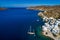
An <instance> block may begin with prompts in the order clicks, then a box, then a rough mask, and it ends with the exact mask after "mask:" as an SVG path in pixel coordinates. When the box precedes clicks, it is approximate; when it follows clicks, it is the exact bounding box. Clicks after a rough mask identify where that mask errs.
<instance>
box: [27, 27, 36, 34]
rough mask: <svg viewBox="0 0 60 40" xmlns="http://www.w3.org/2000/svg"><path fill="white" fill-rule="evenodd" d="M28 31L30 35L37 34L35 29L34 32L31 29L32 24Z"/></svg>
mask: <svg viewBox="0 0 60 40" xmlns="http://www.w3.org/2000/svg"><path fill="white" fill-rule="evenodd" d="M27 33H28V34H30V35H35V32H34V30H33V32H32V30H31V26H30V29H29V31H28V32H27Z"/></svg>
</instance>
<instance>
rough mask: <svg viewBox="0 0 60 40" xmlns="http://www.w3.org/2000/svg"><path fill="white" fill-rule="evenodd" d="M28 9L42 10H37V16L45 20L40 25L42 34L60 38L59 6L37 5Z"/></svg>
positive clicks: (58, 39)
mask: <svg viewBox="0 0 60 40" xmlns="http://www.w3.org/2000/svg"><path fill="white" fill-rule="evenodd" d="M29 9H33V10H40V11H41V10H42V11H43V12H39V13H38V16H39V17H41V18H42V19H43V21H44V22H45V23H44V25H42V33H43V35H45V36H47V37H50V38H52V39H54V40H60V6H59V5H56V6H37V7H30V8H29Z"/></svg>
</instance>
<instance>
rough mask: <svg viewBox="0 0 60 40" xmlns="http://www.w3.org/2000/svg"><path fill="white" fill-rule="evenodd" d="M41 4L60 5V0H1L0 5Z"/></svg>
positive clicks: (24, 5)
mask: <svg viewBox="0 0 60 40" xmlns="http://www.w3.org/2000/svg"><path fill="white" fill-rule="evenodd" d="M40 5H60V0H0V7H29V6H40Z"/></svg>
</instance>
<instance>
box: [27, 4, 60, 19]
mask: <svg viewBox="0 0 60 40" xmlns="http://www.w3.org/2000/svg"><path fill="white" fill-rule="evenodd" d="M28 9H31V10H32V9H33V10H43V11H44V12H42V13H43V14H44V15H45V16H47V17H54V18H56V19H58V18H60V5H56V6H36V7H29V8H28ZM40 15H41V14H40ZM40 15H39V16H40Z"/></svg>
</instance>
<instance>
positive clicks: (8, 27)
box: [0, 8, 48, 40]
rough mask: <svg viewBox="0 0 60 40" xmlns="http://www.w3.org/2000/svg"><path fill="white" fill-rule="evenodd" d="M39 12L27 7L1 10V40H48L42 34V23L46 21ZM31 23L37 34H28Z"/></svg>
mask: <svg viewBox="0 0 60 40" xmlns="http://www.w3.org/2000/svg"><path fill="white" fill-rule="evenodd" d="M39 12H40V11H38V10H27V9H26V8H8V9H7V10H0V40H48V39H47V38H46V37H44V36H43V35H42V34H41V25H43V24H44V22H43V21H42V18H40V17H38V15H37V14H38V13H39ZM37 19H38V20H39V22H37V21H36V20H37ZM30 25H31V26H32V29H33V28H34V30H35V33H36V36H33V35H28V34H27V32H28V30H29V28H30Z"/></svg>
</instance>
